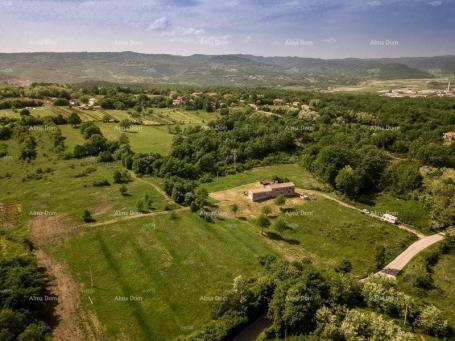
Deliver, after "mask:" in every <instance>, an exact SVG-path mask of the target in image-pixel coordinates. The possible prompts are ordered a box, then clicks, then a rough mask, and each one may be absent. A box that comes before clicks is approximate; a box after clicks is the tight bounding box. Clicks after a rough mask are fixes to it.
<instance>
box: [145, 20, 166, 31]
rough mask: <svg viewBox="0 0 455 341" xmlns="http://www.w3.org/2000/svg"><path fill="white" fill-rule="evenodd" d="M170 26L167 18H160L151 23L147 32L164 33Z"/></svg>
mask: <svg viewBox="0 0 455 341" xmlns="http://www.w3.org/2000/svg"><path fill="white" fill-rule="evenodd" d="M170 26H171V23H170V22H169V19H168V18H167V17H161V18H158V19H156V20H155V21H153V22H152V23H151V24H150V25H149V27H147V31H164V30H166V29H167V28H169V27H170Z"/></svg>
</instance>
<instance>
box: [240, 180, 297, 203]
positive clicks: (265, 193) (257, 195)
mask: <svg viewBox="0 0 455 341" xmlns="http://www.w3.org/2000/svg"><path fill="white" fill-rule="evenodd" d="M280 194H283V195H286V196H292V195H295V185H294V183H293V182H285V183H275V184H266V185H264V187H263V188H256V189H250V190H249V191H248V197H249V198H250V199H251V201H260V200H265V199H270V198H274V197H276V196H278V195H280Z"/></svg>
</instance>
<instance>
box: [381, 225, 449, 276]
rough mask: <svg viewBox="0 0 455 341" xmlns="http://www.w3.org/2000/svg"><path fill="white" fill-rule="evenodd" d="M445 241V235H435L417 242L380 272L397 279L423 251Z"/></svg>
mask: <svg viewBox="0 0 455 341" xmlns="http://www.w3.org/2000/svg"><path fill="white" fill-rule="evenodd" d="M443 239H444V234H443V233H438V234H434V235H432V236H428V237H425V238H422V239H420V240H418V241H416V242H415V243H414V244H412V245H411V246H409V247H408V248H407V249H406V250H404V251H403V252H402V253H401V254H399V255H398V257H396V258H395V259H394V260H393V261H392V262H390V263H389V264H388V265H387V266H386V267H385V268H384V269H382V270H381V271H379V272H378V274H380V275H384V276H387V277H390V278H396V277H397V275H398V273H399V272H400V271H401V270H403V268H404V267H405V266H406V265H407V264H408V263H409V262H410V261H411V260H412V259H413V258H414V257H415V256H416V255H417V254H418V253H419V252H421V251H423V250H425V249H426V248H427V247H430V246H431V245H433V244H435V243H437V242H439V241H441V240H443Z"/></svg>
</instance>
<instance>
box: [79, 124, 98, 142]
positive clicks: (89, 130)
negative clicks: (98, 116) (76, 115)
mask: <svg viewBox="0 0 455 341" xmlns="http://www.w3.org/2000/svg"><path fill="white" fill-rule="evenodd" d="M81 133H82V135H83V136H84V138H85V139H86V140H88V139H89V138H90V137H92V136H93V135H100V136H103V134H102V133H101V130H100V128H99V127H98V126H96V125H95V124H94V123H92V122H85V123H83V124H81Z"/></svg>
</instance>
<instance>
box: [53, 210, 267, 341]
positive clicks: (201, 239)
mask: <svg viewBox="0 0 455 341" xmlns="http://www.w3.org/2000/svg"><path fill="white" fill-rule="evenodd" d="M49 249H50V251H53V254H54V255H55V256H56V257H57V259H59V260H62V261H65V262H66V263H67V264H68V265H69V268H70V270H71V272H72V274H73V277H74V279H75V280H76V282H77V283H78V284H79V285H80V286H81V288H83V289H85V291H84V290H83V292H88V294H83V296H82V303H83V305H84V307H85V308H86V309H89V310H94V311H95V312H96V314H97V317H98V319H99V320H100V321H101V323H102V324H103V325H104V327H105V328H106V329H107V334H108V335H107V336H108V338H109V339H116V340H118V339H122V338H124V337H127V338H128V339H131V340H139V339H148V340H152V339H153V340H169V339H172V338H173V337H175V336H177V335H180V334H187V333H190V332H191V331H193V330H196V329H197V328H199V327H200V326H201V325H202V324H203V323H205V322H208V321H210V311H211V309H212V308H213V306H214V304H216V303H217V302H216V301H219V300H220V299H223V296H224V295H225V294H226V290H229V289H230V288H231V287H232V281H233V279H234V278H235V277H236V276H238V275H243V276H248V275H254V274H255V273H257V272H258V271H259V266H258V263H257V256H259V255H264V254H274V251H273V250H272V249H271V247H270V246H269V245H268V244H267V243H266V242H265V241H264V240H263V239H261V238H258V236H257V233H256V232H255V231H254V229H253V228H251V227H250V226H248V225H247V224H245V223H242V222H240V221H217V222H216V223H214V224H209V223H206V222H205V221H203V220H202V219H201V218H199V217H198V216H197V215H194V214H191V213H189V212H188V213H178V218H177V219H171V218H170V217H169V216H159V217H158V216H157V217H155V218H147V219H146V218H141V219H136V220H134V221H133V220H132V221H128V222H122V223H116V224H114V225H109V226H104V227H98V228H92V229H89V230H86V231H85V232H84V233H82V234H80V235H78V236H76V237H74V238H72V239H71V240H69V241H68V242H67V243H65V244H64V245H62V246H61V247H60V248H59V249H58V250H55V249H53V248H52V247H50V248H49ZM90 274H92V279H91V277H90V276H91V275H90ZM92 280H93V286H92ZM88 289H90V290H88ZM89 296H90V299H91V300H92V301H93V305H92V304H91V302H90V299H89ZM125 297H126V300H125V301H123V299H124V298H125Z"/></svg>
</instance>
